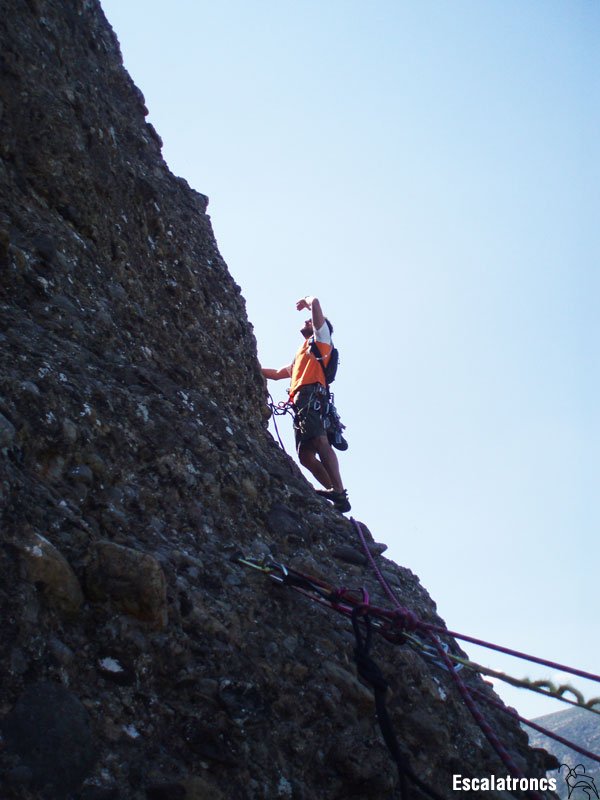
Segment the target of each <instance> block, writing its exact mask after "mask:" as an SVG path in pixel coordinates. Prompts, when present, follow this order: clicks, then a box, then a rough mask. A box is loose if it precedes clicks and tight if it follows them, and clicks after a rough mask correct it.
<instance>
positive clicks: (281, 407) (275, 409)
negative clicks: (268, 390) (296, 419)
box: [268, 394, 294, 456]
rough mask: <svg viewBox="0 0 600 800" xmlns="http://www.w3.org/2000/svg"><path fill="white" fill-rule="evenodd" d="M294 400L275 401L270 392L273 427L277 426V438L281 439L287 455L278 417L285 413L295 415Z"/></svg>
mask: <svg viewBox="0 0 600 800" xmlns="http://www.w3.org/2000/svg"><path fill="white" fill-rule="evenodd" d="M292 405H293V404H292V402H291V400H287V401H281V402H279V403H275V401H274V400H273V397H272V395H271V394H269V402H268V406H269V408H270V409H271V416H272V419H273V427H274V428H275V433H276V434H277V438H278V440H279V445H280V447H281V449H282V450H283V452H284V453H285V454H286V456H287V454H288V453H287V450H286V449H285V447H284V444H283V441H282V439H281V436H280V434H279V428H278V427H277V417H282V416H284V415H285V414H290V415H291V416H292V417H293V416H294V412H293V411H292Z"/></svg>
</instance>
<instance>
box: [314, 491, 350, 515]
mask: <svg viewBox="0 0 600 800" xmlns="http://www.w3.org/2000/svg"><path fill="white" fill-rule="evenodd" d="M315 491H316V493H317V494H318V495H319V496H320V497H324V498H325V499H326V500H330V501H331V502H332V503H333V507H334V508H335V509H336V511H339V512H340V513H342V514H345V513H346V511H350V509H351V508H352V506H351V505H350V501H349V500H348V492H347V491H346V490H345V489H344V490H343V491H341V492H336V491H335V489H315Z"/></svg>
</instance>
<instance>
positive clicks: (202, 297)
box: [0, 0, 545, 800]
mask: <svg viewBox="0 0 600 800" xmlns="http://www.w3.org/2000/svg"><path fill="white" fill-rule="evenodd" d="M0 5H1V9H0V35H1V41H0V187H1V193H0V514H1V518H0V520H1V523H0V524H1V531H0V545H1V546H0V607H1V616H0V670H1V674H2V681H1V683H0V731H1V737H0V784H1V786H2V789H1V792H0V796H1V797H2V798H20V799H21V798H22V799H25V798H70V797H71V798H81V800H110V799H111V798H113V799H117V798H118V799H119V800H134V799H135V800H146V799H147V800H161V799H163V800H171V799H173V800H175V799H176V798H182V799H185V800H200V799H201V798H207V799H208V798H210V800H219V798H231V799H232V800H237V799H238V798H239V799H240V800H242V799H245V798H257V799H258V798H293V800H317V798H318V800H327V798H342V797H343V798H347V797H360V798H383V797H392V796H396V793H397V781H398V779H397V775H396V771H395V768H394V764H393V762H392V760H391V758H390V756H389V753H388V751H387V749H386V747H385V745H384V744H383V742H382V738H381V733H380V730H379V728H378V725H377V721H376V719H375V713H374V705H373V698H372V694H371V691H370V689H369V688H368V687H366V686H365V685H364V684H363V683H362V682H361V681H360V680H359V679H358V678H357V676H356V669H355V666H354V663H353V659H352V653H353V636H352V633H351V628H350V626H349V625H348V622H347V620H345V619H344V618H343V617H341V616H338V615H336V614H335V613H333V612H332V611H330V610H328V609H325V608H321V607H319V606H318V605H316V604H313V603H311V602H310V601H308V600H304V599H303V598H302V597H300V596H299V595H298V594H296V593H295V592H293V591H291V590H289V589H288V590H286V589H285V588H281V587H279V588H278V587H276V586H274V585H273V584H272V583H270V582H269V580H268V579H266V578H265V577H264V576H263V575H262V574H261V573H259V572H257V571H253V570H250V569H247V568H245V567H244V566H242V565H240V564H239V562H237V561H236V559H235V555H236V554H237V553H238V552H243V553H245V554H248V555H253V556H258V557H262V556H267V555H272V556H273V557H274V558H276V559H277V560H279V561H282V562H285V563H286V564H289V565H292V566H294V567H295V568H297V569H301V570H302V571H304V572H306V573H308V574H310V575H315V576H320V577H321V578H323V579H325V580H326V581H328V582H330V583H331V584H332V585H336V586H360V585H365V584H366V585H369V587H370V590H371V592H372V596H373V599H374V600H375V601H377V602H379V603H381V604H385V603H386V601H385V598H384V597H383V596H382V594H381V592H380V590H378V589H376V584H375V581H374V577H373V574H372V572H371V571H370V570H369V568H368V565H367V564H366V560H365V557H364V555H363V554H362V553H361V552H360V548H359V546H358V544H357V537H356V531H355V529H354V528H353V526H352V524H351V523H350V522H349V521H348V520H346V519H344V518H343V517H341V516H340V515H338V514H336V513H335V512H334V511H333V510H332V509H331V508H330V507H329V506H328V505H327V503H326V501H324V500H321V499H319V498H318V497H316V496H315V495H314V493H313V492H312V489H311V488H310V486H309V484H308V483H307V482H306V481H305V480H304V478H303V477H302V476H301V474H300V472H299V471H298V470H297V469H296V467H295V466H294V465H293V463H292V462H291V461H290V460H289V459H288V458H287V457H286V456H285V455H284V454H283V453H282V452H281V450H280V449H279V448H278V447H277V446H276V444H275V442H274V441H273V439H272V437H271V436H270V434H269V433H268V432H267V430H266V428H265V390H264V384H263V381H262V378H261V376H260V373H259V369H258V364H257V359H256V342H255V339H254V336H253V333H252V327H251V325H250V324H249V322H248V319H247V317H246V312H245V306H244V301H243V298H242V296H241V293H240V289H239V287H238V286H237V285H236V283H235V281H234V280H233V279H232V277H231V275H230V274H229V272H228V270H227V268H226V265H225V264H224V262H223V259H222V258H221V256H220V254H219V251H218V249H217V245H216V243H215V239H214V236H213V232H212V229H211V224H210V219H209V217H208V216H207V214H206V208H207V199H206V197H204V196H202V195H200V194H198V193H196V192H195V191H193V190H191V189H190V187H189V186H188V185H187V184H186V182H185V181H184V180H182V179H180V178H176V177H174V176H173V175H172V174H171V173H170V172H169V170H168V168H167V166H166V164H165V162H164V161H163V159H162V156H161V141H160V138H159V136H158V134H157V133H156V131H155V130H154V129H153V128H152V126H151V125H149V124H147V123H146V122H145V119H144V117H145V115H146V113H147V112H146V108H145V106H144V99H143V97H142V95H141V93H140V92H139V90H137V89H136V87H135V86H134V85H133V83H132V82H131V80H130V78H129V76H128V75H127V73H126V71H125V70H124V68H123V65H122V60H121V56H120V51H119V46H118V43H117V40H116V38H115V36H114V34H113V31H112V29H111V27H110V25H109V24H108V23H107V21H106V19H105V18H104V15H103V13H102V10H101V8H100V6H99V4H98V3H97V2H96V0H2V2H1V4H0ZM379 564H380V567H381V569H382V570H383V572H384V574H385V576H386V577H387V579H388V581H389V582H390V583H391V584H392V586H393V587H394V589H395V591H396V592H397V594H398V597H399V598H400V600H401V602H402V603H404V604H406V605H408V606H410V608H412V609H413V610H414V611H415V612H417V613H418V614H419V615H420V616H421V617H423V618H424V619H427V620H431V621H436V622H438V623H440V624H441V620H440V619H439V617H438V616H437V615H436V609H435V605H434V603H433V602H432V601H431V600H430V598H429V597H428V595H427V593H426V592H425V591H424V589H423V588H422V587H421V586H420V584H419V581H418V579H417V578H416V577H415V576H414V575H413V574H412V573H411V572H410V571H409V570H408V569H406V568H402V567H398V566H396V565H394V564H393V563H391V562H389V561H386V560H385V559H384V558H379ZM374 657H375V659H376V661H377V663H379V664H380V666H381V668H382V670H383V672H384V674H385V676H386V678H387V680H388V682H389V683H390V687H391V688H390V692H389V697H388V706H389V710H390V714H391V718H392V722H393V725H394V728H395V730H396V734H397V736H398V739H399V742H400V745H401V748H402V750H403V752H404V753H405V755H406V757H407V758H408V760H409V762H410V764H411V767H412V769H413V770H414V772H415V773H416V774H417V775H419V777H420V778H421V779H422V780H423V781H425V782H426V783H427V784H429V785H430V786H432V787H433V788H434V789H436V790H437V792H438V793H439V794H441V795H442V796H445V797H449V796H450V795H451V794H452V791H451V776H452V773H453V772H460V773H462V774H463V775H465V774H473V775H486V774H489V773H490V772H493V773H496V774H503V773H504V772H505V770H504V769H503V767H502V765H501V764H500V762H499V761H498V758H497V756H496V755H495V753H494V752H493V750H492V749H491V748H490V746H489V744H488V743H487V742H486V740H485V739H484V737H483V736H482V734H481V732H480V730H479V728H478V727H477V726H476V725H475V724H474V722H473V721H472V719H471V717H470V715H469V713H468V711H467V710H466V709H465V707H464V705H463V703H462V701H461V700H460V697H459V696H458V694H457V692H456V689H455V687H454V685H453V684H452V680H451V676H450V675H449V673H447V672H445V671H444V670H443V669H440V668H439V667H437V666H435V665H432V664H431V663H429V662H428V661H426V660H424V659H423V658H422V657H421V656H420V655H419V654H418V652H415V651H414V650H412V649H409V648H407V647H399V646H393V645H391V644H390V643H388V642H386V641H385V640H383V639H381V638H380V639H379V640H378V641H376V642H375V643H374ZM467 680H468V681H469V682H470V683H471V684H475V683H476V684H477V685H479V686H480V688H482V687H483V688H484V689H485V691H491V690H490V689H489V688H487V687H484V684H483V683H482V682H481V681H480V680H479V679H478V678H475V677H468V678H467ZM489 720H490V722H491V724H492V725H493V726H494V728H495V729H496V730H497V732H498V734H499V735H500V737H501V738H502V740H503V742H504V743H505V745H506V747H507V748H508V750H509V752H510V753H511V755H512V757H513V758H514V759H515V761H516V762H517V763H518V764H519V765H520V767H521V768H522V769H523V770H524V771H525V772H526V773H527V774H528V775H537V774H540V771H541V770H543V767H544V764H545V762H544V757H543V756H542V755H541V754H540V753H539V752H538V753H536V752H534V751H531V750H529V749H528V747H527V739H526V736H525V735H524V734H523V733H522V732H521V731H520V729H519V728H518V727H516V726H514V725H512V723H506V722H505V721H504V718H503V717H500V716H498V715H497V713H496V712H490V716H489ZM488 796H489V795H488Z"/></svg>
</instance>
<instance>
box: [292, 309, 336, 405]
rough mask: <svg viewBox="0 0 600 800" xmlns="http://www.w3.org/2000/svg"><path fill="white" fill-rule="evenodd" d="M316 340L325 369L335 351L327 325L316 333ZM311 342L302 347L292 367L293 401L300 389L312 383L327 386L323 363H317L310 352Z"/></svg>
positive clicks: (308, 340)
mask: <svg viewBox="0 0 600 800" xmlns="http://www.w3.org/2000/svg"><path fill="white" fill-rule="evenodd" d="M311 338H312V337H311ZM315 339H316V342H317V347H318V348H319V352H320V353H321V355H322V357H323V361H322V364H323V367H326V366H327V363H328V361H329V358H330V356H331V351H332V350H333V343H332V341H331V336H330V334H329V328H328V327H327V323H325V324H324V325H323V326H322V327H321V328H319V330H318V331H317V332H316V336H315ZM310 341H311V340H310V339H306V341H304V342H303V343H302V344H301V345H300V347H299V348H298V352H297V353H296V358H295V359H294V363H293V364H292V366H291V376H292V384H291V386H290V397H291V398H292V400H293V399H294V395H295V394H296V392H297V391H298V389H300V388H301V387H302V386H306V385H307V384H310V383H320V384H321V385H322V386H325V375H324V374H323V367H322V366H321V362H319V361H317V359H316V357H315V356H314V355H313V354H312V353H311V352H310Z"/></svg>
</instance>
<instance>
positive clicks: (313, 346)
mask: <svg viewBox="0 0 600 800" xmlns="http://www.w3.org/2000/svg"><path fill="white" fill-rule="evenodd" d="M310 352H311V353H312V354H313V356H314V357H315V358H316V359H317V361H318V362H319V364H320V365H321V367H322V369H323V374H324V375H325V383H326V384H327V388H329V384H330V383H333V382H334V380H335V376H336V375H337V369H338V364H339V363H340V354H339V351H338V349H337V347H333V348H332V350H331V355H330V356H329V361H328V362H327V366H326V367H325V366H324V365H323V356H322V355H321V351H320V350H319V348H318V346H317V343H316V341H315V337H314V336H313V337H312V339H311V340H310Z"/></svg>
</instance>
